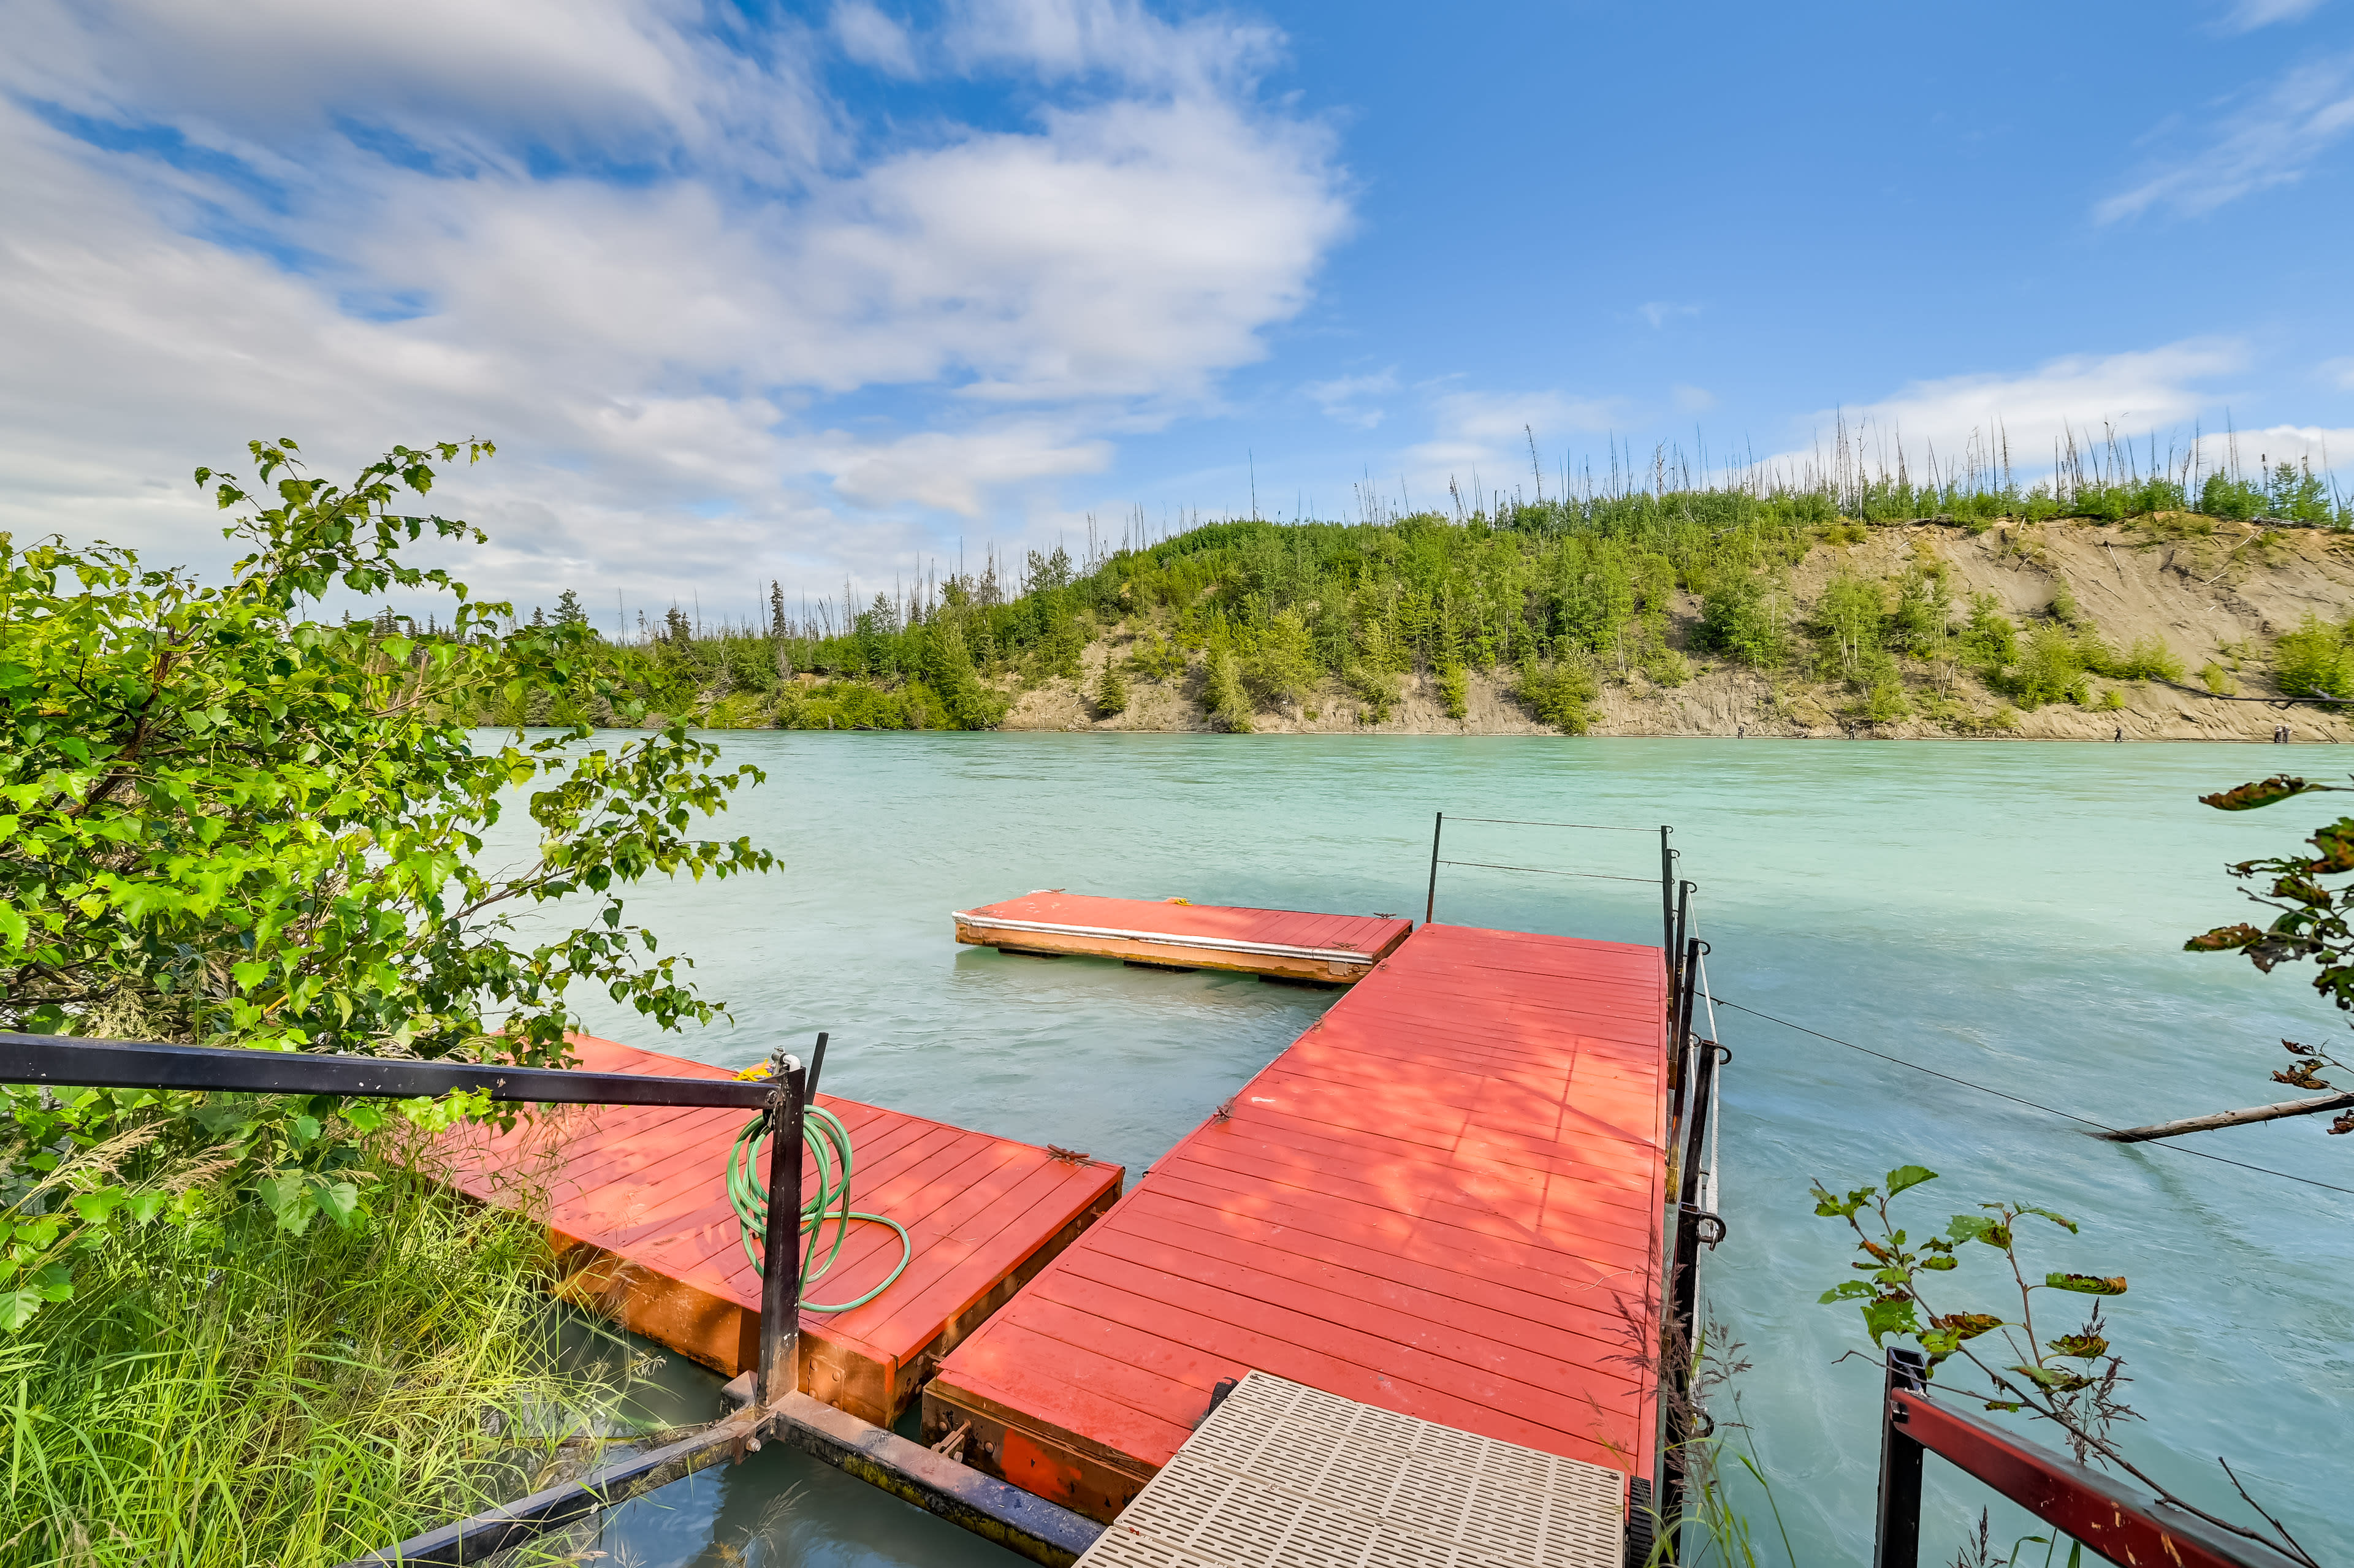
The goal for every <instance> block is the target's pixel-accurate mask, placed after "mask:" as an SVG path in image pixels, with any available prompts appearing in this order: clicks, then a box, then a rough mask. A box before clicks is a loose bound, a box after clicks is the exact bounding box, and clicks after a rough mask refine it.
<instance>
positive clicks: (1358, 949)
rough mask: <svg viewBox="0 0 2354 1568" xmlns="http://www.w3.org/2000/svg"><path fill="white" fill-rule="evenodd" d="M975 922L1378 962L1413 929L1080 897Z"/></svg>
mask: <svg viewBox="0 0 2354 1568" xmlns="http://www.w3.org/2000/svg"><path fill="white" fill-rule="evenodd" d="M959 913H960V914H962V915H965V916H970V917H971V918H972V919H974V920H975V921H976V922H980V923H983V924H985V923H986V922H987V921H989V920H990V919H992V918H994V919H999V920H1034V921H1038V922H1040V923H1042V924H1045V925H1050V926H1087V927H1097V928H1098V929H1105V930H1116V931H1138V932H1148V933H1150V934H1153V935H1155V936H1160V937H1165V938H1168V939H1170V940H1171V941H1172V942H1176V943H1181V944H1182V942H1183V941H1184V940H1185V939H1187V938H1198V937H1212V938H1218V939H1219V940H1221V941H1228V942H1270V943H1276V944H1278V945H1280V946H1283V947H1288V948H1333V949H1337V950H1340V951H1344V952H1352V953H1358V954H1362V955H1363V956H1365V957H1367V958H1375V957H1379V956H1380V955H1381V954H1382V953H1384V951H1386V950H1387V949H1388V948H1392V947H1394V946H1395V945H1396V944H1397V943H1399V942H1400V941H1403V940H1404V939H1405V935H1406V933H1407V932H1409V931H1411V930H1412V929H1413V928H1414V922H1413V921H1411V920H1405V919H1401V918H1399V917H1397V916H1391V915H1319V914H1315V913H1312V912H1310V911H1308V910H1302V909H1235V908H1228V907H1226V906H1223V905H1215V904H1172V903H1167V902H1160V901H1155V900H1152V899H1148V898H1097V897H1093V896H1090V895H1086V894H1079V893H1032V894H1026V895H1023V896H1022V897H1020V898H1008V899H1006V900H1005V901H1004V902H1002V903H1000V904H984V905H982V906H981V907H980V908H978V909H965V910H960V911H959Z"/></svg>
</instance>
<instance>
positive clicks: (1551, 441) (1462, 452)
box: [1406, 391, 1626, 485]
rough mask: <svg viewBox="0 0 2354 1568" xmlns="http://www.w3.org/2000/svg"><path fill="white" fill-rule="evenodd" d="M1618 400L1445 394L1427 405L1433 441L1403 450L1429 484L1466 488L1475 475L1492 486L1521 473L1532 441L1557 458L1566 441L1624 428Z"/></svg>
mask: <svg viewBox="0 0 2354 1568" xmlns="http://www.w3.org/2000/svg"><path fill="white" fill-rule="evenodd" d="M1625 418H1626V415H1625V411H1624V410H1623V409H1622V408H1621V407H1620V406H1619V404H1618V403H1617V400H1616V399H1612V398H1602V397H1570V396H1569V395H1568V394H1566V393H1564V392H1558V391H1545V392H1479V391H1460V392H1447V393H1443V394H1441V395H1440V396H1438V397H1435V398H1433V399H1432V400H1431V424H1432V437H1431V439H1430V440H1426V441H1423V442H1420V443H1418V444H1417V445H1416V446H1413V447H1410V448H1408V449H1407V450H1406V456H1407V458H1408V459H1409V460H1410V461H1412V462H1413V464H1414V465H1415V467H1416V470H1417V471H1419V472H1421V473H1422V474H1424V475H1425V476H1426V477H1427V478H1430V479H1443V478H1444V477H1445V476H1447V475H1450V474H1453V475H1459V476H1460V477H1461V478H1462V479H1463V481H1464V482H1465V483H1466V484H1467V485H1468V484H1469V481H1470V477H1471V472H1472V471H1473V470H1475V469H1477V470H1479V471H1482V472H1484V473H1485V475H1486V476H1487V478H1488V479H1489V480H1490V481H1493V480H1496V479H1498V478H1499V477H1500V476H1502V475H1504V474H1506V473H1518V472H1525V471H1527V468H1528V465H1529V463H1530V461H1532V460H1531V458H1530V453H1529V445H1530V443H1531V442H1532V441H1533V442H1534V443H1535V445H1536V447H1537V450H1538V451H1539V452H1541V453H1545V454H1557V453H1559V452H1560V451H1561V450H1562V448H1563V447H1564V444H1565V443H1567V442H1568V441H1569V440H1572V439H1573V438H1575V437H1578V436H1592V435H1596V434H1599V433H1600V432H1602V431H1604V430H1607V429H1611V428H1612V426H1613V425H1616V424H1619V423H1623V422H1624V420H1625Z"/></svg>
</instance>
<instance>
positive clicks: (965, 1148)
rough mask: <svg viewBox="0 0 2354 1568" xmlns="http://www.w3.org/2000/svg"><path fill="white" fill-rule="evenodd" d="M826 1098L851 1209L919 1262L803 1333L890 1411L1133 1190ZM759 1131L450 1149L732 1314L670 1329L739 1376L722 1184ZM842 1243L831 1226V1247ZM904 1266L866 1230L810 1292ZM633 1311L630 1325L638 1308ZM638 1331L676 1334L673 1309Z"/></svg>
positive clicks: (699, 1123)
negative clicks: (918, 1362)
mask: <svg viewBox="0 0 2354 1568" xmlns="http://www.w3.org/2000/svg"><path fill="white" fill-rule="evenodd" d="M573 1052H574V1054H575V1055H576V1056H577V1057H578V1062H579V1065H580V1066H582V1067H584V1068H588V1069H590V1070H592V1071H597V1072H609V1073H610V1072H636V1073H650V1074H661V1075H673V1076H679V1077H726V1076H727V1075H728V1074H727V1073H726V1070H725V1069H723V1068H719V1067H713V1066H707V1065H705V1064H703V1063H700V1062H691V1061H686V1060H684V1059H683V1058H680V1057H675V1056H665V1055H661V1054H656V1053H653V1052H651V1051H639V1050H635V1049H633V1048H631V1047H630V1046H627V1045H621V1044H616V1043H614V1042H612V1041H610V1040H599V1039H595V1038H592V1037H588V1036H575V1037H574V1040H573ZM818 1103H819V1104H820V1105H822V1106H823V1107H826V1108H827V1109H829V1110H831V1111H832V1112H833V1114H834V1115H836V1116H837V1117H840V1118H842V1120H843V1124H844V1125H845V1126H846V1127H848V1128H849V1129H850V1135H851V1139H852V1141H853V1146H854V1150H855V1156H856V1169H855V1171H854V1174H853V1177H852V1185H851V1199H852V1206H853V1207H854V1208H859V1209H864V1210H867V1211H869V1212H872V1213H885V1214H889V1215H891V1216H892V1217H893V1218H895V1219H896V1220H898V1221H899V1222H900V1223H901V1224H904V1225H906V1226H907V1229H908V1231H909V1233H910V1234H911V1235H912V1237H913V1239H914V1242H915V1253H914V1256H913V1258H912V1260H911V1261H910V1262H909V1264H908V1266H907V1272H906V1273H904V1274H902V1275H901V1276H900V1277H899V1278H898V1279H897V1280H896V1282H895V1283H894V1284H893V1285H892V1287H890V1288H889V1289H888V1290H886V1291H885V1292H884V1293H883V1294H882V1296H880V1297H879V1298H876V1299H875V1300H874V1301H873V1302H870V1303H869V1304H867V1305H866V1306H864V1307H861V1308H856V1309H854V1310H853V1311H849V1312H843V1313H831V1314H828V1313H816V1312H804V1313H803V1314H802V1315H801V1330H802V1333H803V1335H804V1337H805V1339H806V1340H809V1341H812V1342H813V1343H812V1346H811V1348H812V1350H813V1351H816V1352H817V1353H819V1354H821V1355H831V1356H832V1359H833V1360H834V1361H836V1362H837V1363H840V1362H844V1361H848V1362H853V1363H855V1364H857V1365H858V1367H859V1369H860V1371H861V1372H867V1371H869V1370H870V1369H869V1367H868V1363H871V1364H872V1372H873V1375H875V1376H880V1377H881V1378H882V1379H883V1386H884V1387H885V1388H886V1389H887V1390H889V1391H890V1400H891V1403H894V1404H904V1403H905V1401H906V1398H907V1394H908V1393H912V1392H913V1389H912V1383H911V1382H909V1381H908V1380H907V1377H906V1376H904V1375H903V1371H904V1372H906V1373H919V1371H920V1369H916V1368H913V1367H911V1366H910V1365H909V1364H908V1363H909V1362H910V1361H912V1359H913V1358H915V1357H916V1356H917V1355H918V1354H919V1353H920V1352H921V1351H924V1349H925V1348H926V1347H928V1346H931V1345H933V1344H934V1342H935V1341H936V1340H938V1338H939V1337H940V1335H941V1333H942V1330H943V1329H944V1327H947V1326H949V1325H951V1324H953V1323H954V1322H955V1321H956V1319H959V1317H960V1315H965V1314H968V1313H969V1310H970V1309H971V1308H974V1306H975V1304H976V1303H981V1302H982V1300H983V1298H986V1297H988V1296H989V1295H990V1294H991V1291H992V1290H997V1289H999V1288H1000V1287H1001V1286H1002V1282H1004V1281H1005V1280H1007V1279H1008V1277H1010V1276H1014V1275H1016V1274H1017V1273H1018V1272H1021V1271H1023V1269H1024V1266H1025V1265H1029V1266H1034V1265H1035V1260H1036V1255H1037V1254H1038V1253H1039V1251H1040V1250H1041V1249H1042V1248H1043V1247H1044V1246H1045V1245H1048V1244H1049V1243H1050V1242H1052V1241H1053V1240H1055V1238H1056V1237H1057V1236H1059V1235H1061V1234H1062V1233H1063V1232H1065V1231H1066V1229H1067V1228H1068V1227H1070V1226H1071V1225H1072V1224H1074V1223H1075V1222H1077V1221H1079V1220H1081V1219H1082V1217H1083V1216H1085V1215H1086V1214H1087V1211H1088V1210H1089V1209H1090V1208H1091V1207H1095V1208H1099V1207H1101V1206H1103V1205H1105V1204H1108V1202H1109V1201H1110V1200H1111V1199H1112V1198H1113V1197H1115V1196H1117V1194H1118V1192H1119V1184H1120V1179H1121V1176H1122V1174H1123V1172H1122V1171H1121V1168H1120V1167H1119V1166H1117V1165H1112V1164H1108V1163H1106V1162H1104V1161H1102V1160H1085V1161H1079V1162H1073V1161H1070V1160H1057V1159H1055V1158H1054V1157H1053V1156H1052V1155H1050V1154H1049V1153H1048V1152H1047V1151H1046V1150H1044V1149H1040V1148H1035V1147H1034V1146H1032V1145H1030V1144H1026V1143H1017V1142H1015V1141H1014V1140H1013V1139H1006V1138H996V1137H992V1136H991V1135H990V1134H988V1133H982V1132H972V1131H969V1130H967V1129H965V1128H957V1127H950V1126H949V1125H947V1124H946V1123H944V1122H937V1121H929V1120H927V1119H925V1118H922V1117H915V1116H907V1115H904V1114H902V1113H901V1112H898V1111H893V1110H885V1109H884V1108H882V1107H877V1106H869V1105H862V1104H860V1103H859V1102H857V1101H855V1100H845V1099H838V1098H836V1097H833V1096H832V1095H826V1094H821V1095H819V1096H818ZM747 1119H748V1118H747V1116H746V1113H744V1112H743V1111H740V1110H682V1109H675V1108H671V1107H623V1106H612V1107H562V1108H557V1107H551V1108H550V1109H549V1110H548V1111H546V1112H542V1113H537V1114H535V1115H533V1116H531V1117H527V1118H525V1119H524V1120H523V1121H521V1122H519V1123H518V1124H517V1126H516V1128H515V1129H514V1131H512V1132H508V1133H496V1132H493V1131H490V1130H489V1129H485V1128H475V1129H470V1130H469V1131H468V1132H467V1133H466V1134H465V1135H463V1136H462V1137H460V1138H457V1139H453V1140H452V1145H451V1147H452V1149H453V1151H454V1158H453V1171H452V1179H453V1181H455V1183H456V1184H457V1185H458V1186H459V1187H461V1188H462V1189H463V1190H464V1191H466V1192H471V1193H472V1194H473V1195H474V1196H476V1197H478V1198H482V1199H484V1200H486V1201H489V1202H500V1203H504V1204H505V1205H507V1206H509V1207H516V1208H523V1209H525V1210H526V1211H527V1212H530V1213H534V1214H535V1215H544V1216H545V1217H546V1221H547V1224H549V1225H550V1226H551V1227H552V1228H553V1229H555V1230H557V1231H558V1232H560V1233H562V1234H564V1235H565V1236H567V1237H569V1238H572V1239H574V1240H577V1241H579V1242H584V1243H587V1244H588V1245H591V1246H594V1247H597V1248H599V1249H602V1250H603V1251H604V1252H606V1253H610V1254H612V1255H615V1256H616V1257H618V1258H620V1259H622V1260H625V1261H626V1262H627V1263H628V1264H630V1265H632V1266H635V1267H636V1268H637V1269H638V1270H642V1271H643V1272H644V1274H645V1275H646V1276H648V1277H651V1278H652V1281H653V1282H654V1283H655V1284H656V1285H657V1286H660V1285H663V1283H664V1282H674V1283H675V1284H677V1285H680V1286H684V1287H687V1293H688V1294H689V1296H690V1297H691V1298H695V1297H699V1298H709V1302H708V1308H713V1309H718V1310H720V1311H721V1312H722V1313H723V1314H724V1315H726V1321H724V1322H717V1323H714V1322H711V1321H708V1319H710V1318H711V1316H712V1313H711V1310H710V1309H706V1310H705V1311H704V1312H703V1314H702V1319H705V1320H704V1321H702V1322H701V1323H700V1325H699V1327H696V1328H694V1329H692V1330H677V1331H675V1333H674V1335H673V1338H674V1339H693V1340H695V1342H692V1343H678V1342H673V1348H674V1349H677V1350H680V1351H684V1352H685V1353H687V1354H689V1355H693V1356H695V1358H696V1359H698V1360H702V1361H709V1362H711V1363H713V1364H715V1365H717V1366H719V1368H720V1370H722V1371H723V1372H735V1371H737V1370H739V1367H738V1366H737V1365H730V1364H728V1363H729V1361H731V1360H733V1359H734V1357H735V1355H736V1352H737V1338H738V1336H737V1321H736V1318H735V1316H734V1314H735V1313H737V1312H740V1314H741V1318H742V1321H743V1322H744V1323H745V1324H747V1325H756V1324H757V1322H758V1312H759V1302H760V1281H759V1276H758V1274H757V1273H756V1272H755V1271H754V1270H753V1268H752V1266H751V1264H750V1263H749V1262H748V1261H747V1260H746V1258H745V1256H744V1250H743V1247H742V1245H741V1244H740V1242H739V1241H738V1239H737V1220H736V1213H735V1211H734V1209H732V1208H731V1207H730V1206H729V1204H728V1202H727V1192H726V1159H727V1150H728V1147H729V1145H730V1144H731V1143H733V1142H734V1140H735V1138H736V1135H737V1131H738V1130H739V1129H740V1128H742V1127H743V1125H744V1123H745V1121H746V1120H747ZM763 1169H764V1171H765V1166H764V1167H763ZM801 1169H802V1181H803V1182H804V1183H812V1182H814V1181H815V1180H816V1175H815V1167H814V1165H813V1163H811V1160H809V1159H808V1158H807V1157H806V1156H805V1157H804V1160H803V1163H802V1168H801ZM830 1245H832V1227H830V1226H829V1227H828V1230H827V1233H826V1240H825V1242H824V1244H823V1246H822V1247H821V1253H822V1251H823V1247H824V1246H830ZM898 1257H899V1245H898V1240H897V1238H896V1236H894V1235H893V1234H892V1233H891V1231H890V1229H889V1228H888V1227H887V1226H884V1225H875V1224H854V1225H853V1226H852V1227H851V1229H850V1235H849V1239H848V1241H847V1242H846V1243H845V1244H844V1245H843V1251H842V1256H841V1259H840V1260H839V1261H838V1262H836V1263H835V1265H834V1266H833V1268H832V1271H831V1272H830V1273H829V1274H827V1276H826V1277H824V1278H823V1279H822V1280H820V1281H819V1282H818V1283H817V1285H816V1286H815V1287H814V1288H813V1289H812V1290H811V1296H812V1298H814V1299H816V1300H819V1301H847V1300H851V1299H853V1298H855V1297H857V1296H859V1295H862V1294H864V1292H865V1291H866V1290H868V1289H870V1288H871V1287H874V1286H875V1284H876V1283H877V1282H878V1281H880V1280H881V1279H882V1278H883V1277H884V1276H885V1275H886V1274H888V1273H889V1272H890V1270H891V1267H892V1266H893V1265H894V1264H896V1262H897V1261H898ZM640 1293H641V1294H646V1292H644V1291H643V1290H641V1292H640ZM620 1305H621V1307H622V1309H623V1312H624V1317H625V1319H627V1318H628V1317H629V1316H630V1306H631V1303H630V1302H629V1301H627V1300H624V1301H623V1302H621V1303H620ZM671 1316H672V1317H676V1316H677V1312H676V1310H675V1308H672V1309H671ZM631 1326H632V1327H641V1328H642V1329H643V1330H645V1331H648V1332H651V1333H652V1334H653V1335H654V1337H656V1338H664V1337H665V1331H664V1328H663V1321H662V1320H661V1319H660V1315H659V1314H655V1315H652V1316H650V1317H649V1319H648V1320H647V1321H646V1322H645V1323H643V1324H640V1323H637V1322H632V1324H631ZM964 1327H965V1328H968V1329H969V1328H970V1323H967V1324H965V1325H964ZM806 1383H807V1374H806V1369H805V1372H804V1385H805V1386H806ZM813 1392H819V1393H821V1395H822V1392H823V1391H822V1390H817V1391H813ZM849 1407H850V1406H848V1405H845V1408H849ZM868 1418H869V1419H873V1418H874V1417H873V1415H872V1414H869V1417H868Z"/></svg>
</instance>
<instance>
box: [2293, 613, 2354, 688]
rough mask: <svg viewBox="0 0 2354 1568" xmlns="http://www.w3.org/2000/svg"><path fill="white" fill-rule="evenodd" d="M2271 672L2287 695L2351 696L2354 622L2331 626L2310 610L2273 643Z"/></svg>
mask: <svg viewBox="0 0 2354 1568" xmlns="http://www.w3.org/2000/svg"><path fill="white" fill-rule="evenodd" d="M2273 669H2274V679H2275V680H2276V681H2277V682H2278V683H2279V685H2280V689H2281V690H2282V692H2284V693H2285V694H2288V695H2290V696H2323V697H2349V696H2354V620H2349V622H2348V623H2347V624H2346V625H2344V626H2332V625H2330V624H2329V623H2328V622H2327V621H2325V620H2322V619H2321V618H2320V617H2319V616H2317V615H2316V614H2314V613H2313V612H2312V611H2311V610H2307V611H2306V613H2305V619H2304V620H2302V621H2300V622H2298V624H2297V629H2296V630H2295V631H2292V632H2289V633H2287V634H2286V635H2285V636H2284V637H2282V638H2281V640H2280V641H2277V642H2275V643H2274V644H2273Z"/></svg>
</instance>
